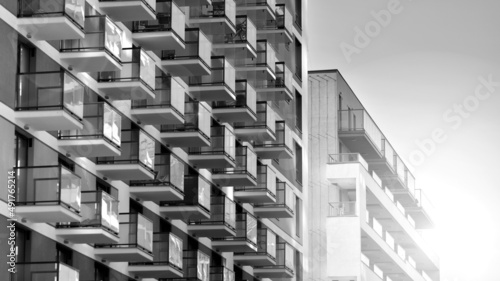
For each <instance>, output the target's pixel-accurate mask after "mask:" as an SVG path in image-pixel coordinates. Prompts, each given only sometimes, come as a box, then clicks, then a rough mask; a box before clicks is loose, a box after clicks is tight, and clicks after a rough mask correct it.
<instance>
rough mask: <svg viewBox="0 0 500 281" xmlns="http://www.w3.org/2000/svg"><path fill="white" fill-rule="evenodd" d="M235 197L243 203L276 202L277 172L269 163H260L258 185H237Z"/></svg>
mask: <svg viewBox="0 0 500 281" xmlns="http://www.w3.org/2000/svg"><path fill="white" fill-rule="evenodd" d="M234 198H235V199H236V200H238V201H239V202H243V203H254V204H255V203H275V202H276V174H275V173H274V171H273V170H272V169H271V168H270V167H269V166H268V165H258V166H257V185H253V186H249V185H247V186H235V187H234Z"/></svg>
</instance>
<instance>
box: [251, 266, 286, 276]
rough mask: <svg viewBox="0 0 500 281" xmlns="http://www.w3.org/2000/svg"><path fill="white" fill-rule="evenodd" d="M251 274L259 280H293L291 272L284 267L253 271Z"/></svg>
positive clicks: (257, 268)
mask: <svg viewBox="0 0 500 281" xmlns="http://www.w3.org/2000/svg"><path fill="white" fill-rule="evenodd" d="M253 274H254V275H256V276H257V277H260V278H293V272H292V271H290V270H289V269H286V268H284V267H276V268H272V267H269V268H260V267H256V268H254V269H253Z"/></svg>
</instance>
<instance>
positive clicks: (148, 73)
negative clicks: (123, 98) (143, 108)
mask: <svg viewBox="0 0 500 281" xmlns="http://www.w3.org/2000/svg"><path fill="white" fill-rule="evenodd" d="M121 61H122V69H121V70H119V71H103V72H99V73H98V75H97V81H98V82H99V83H116V82H118V83H119V82H134V81H138V82H141V83H142V84H143V85H144V86H145V87H146V88H148V89H149V90H150V91H154V89H155V62H154V60H153V59H152V58H151V57H150V56H149V55H148V54H147V53H146V51H145V50H144V49H142V48H124V49H122V51H121ZM135 98H137V97H135ZM132 99H134V95H132Z"/></svg>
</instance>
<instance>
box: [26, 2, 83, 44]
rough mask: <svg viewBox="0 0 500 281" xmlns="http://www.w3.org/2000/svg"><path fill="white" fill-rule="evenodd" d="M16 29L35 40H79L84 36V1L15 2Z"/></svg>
mask: <svg viewBox="0 0 500 281" xmlns="http://www.w3.org/2000/svg"><path fill="white" fill-rule="evenodd" d="M17 1H18V16H17V17H18V19H17V22H18V27H19V28H20V29H23V30H25V31H26V33H27V34H28V35H31V37H33V38H35V39H36V40H47V41H49V40H65V39H79V38H83V37H84V36H85V33H84V31H83V30H84V26H85V24H84V22H85V2H86V1H85V0H76V1H74V0H62V1H57V2H54V1H43V0H17Z"/></svg>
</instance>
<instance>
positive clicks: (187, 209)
mask: <svg viewBox="0 0 500 281" xmlns="http://www.w3.org/2000/svg"><path fill="white" fill-rule="evenodd" d="M160 214H161V215H162V216H165V217H168V218H171V219H176V220H189V219H191V220H197V219H209V218H210V213H209V212H207V211H206V210H205V209H203V208H202V207H200V206H160Z"/></svg>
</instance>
